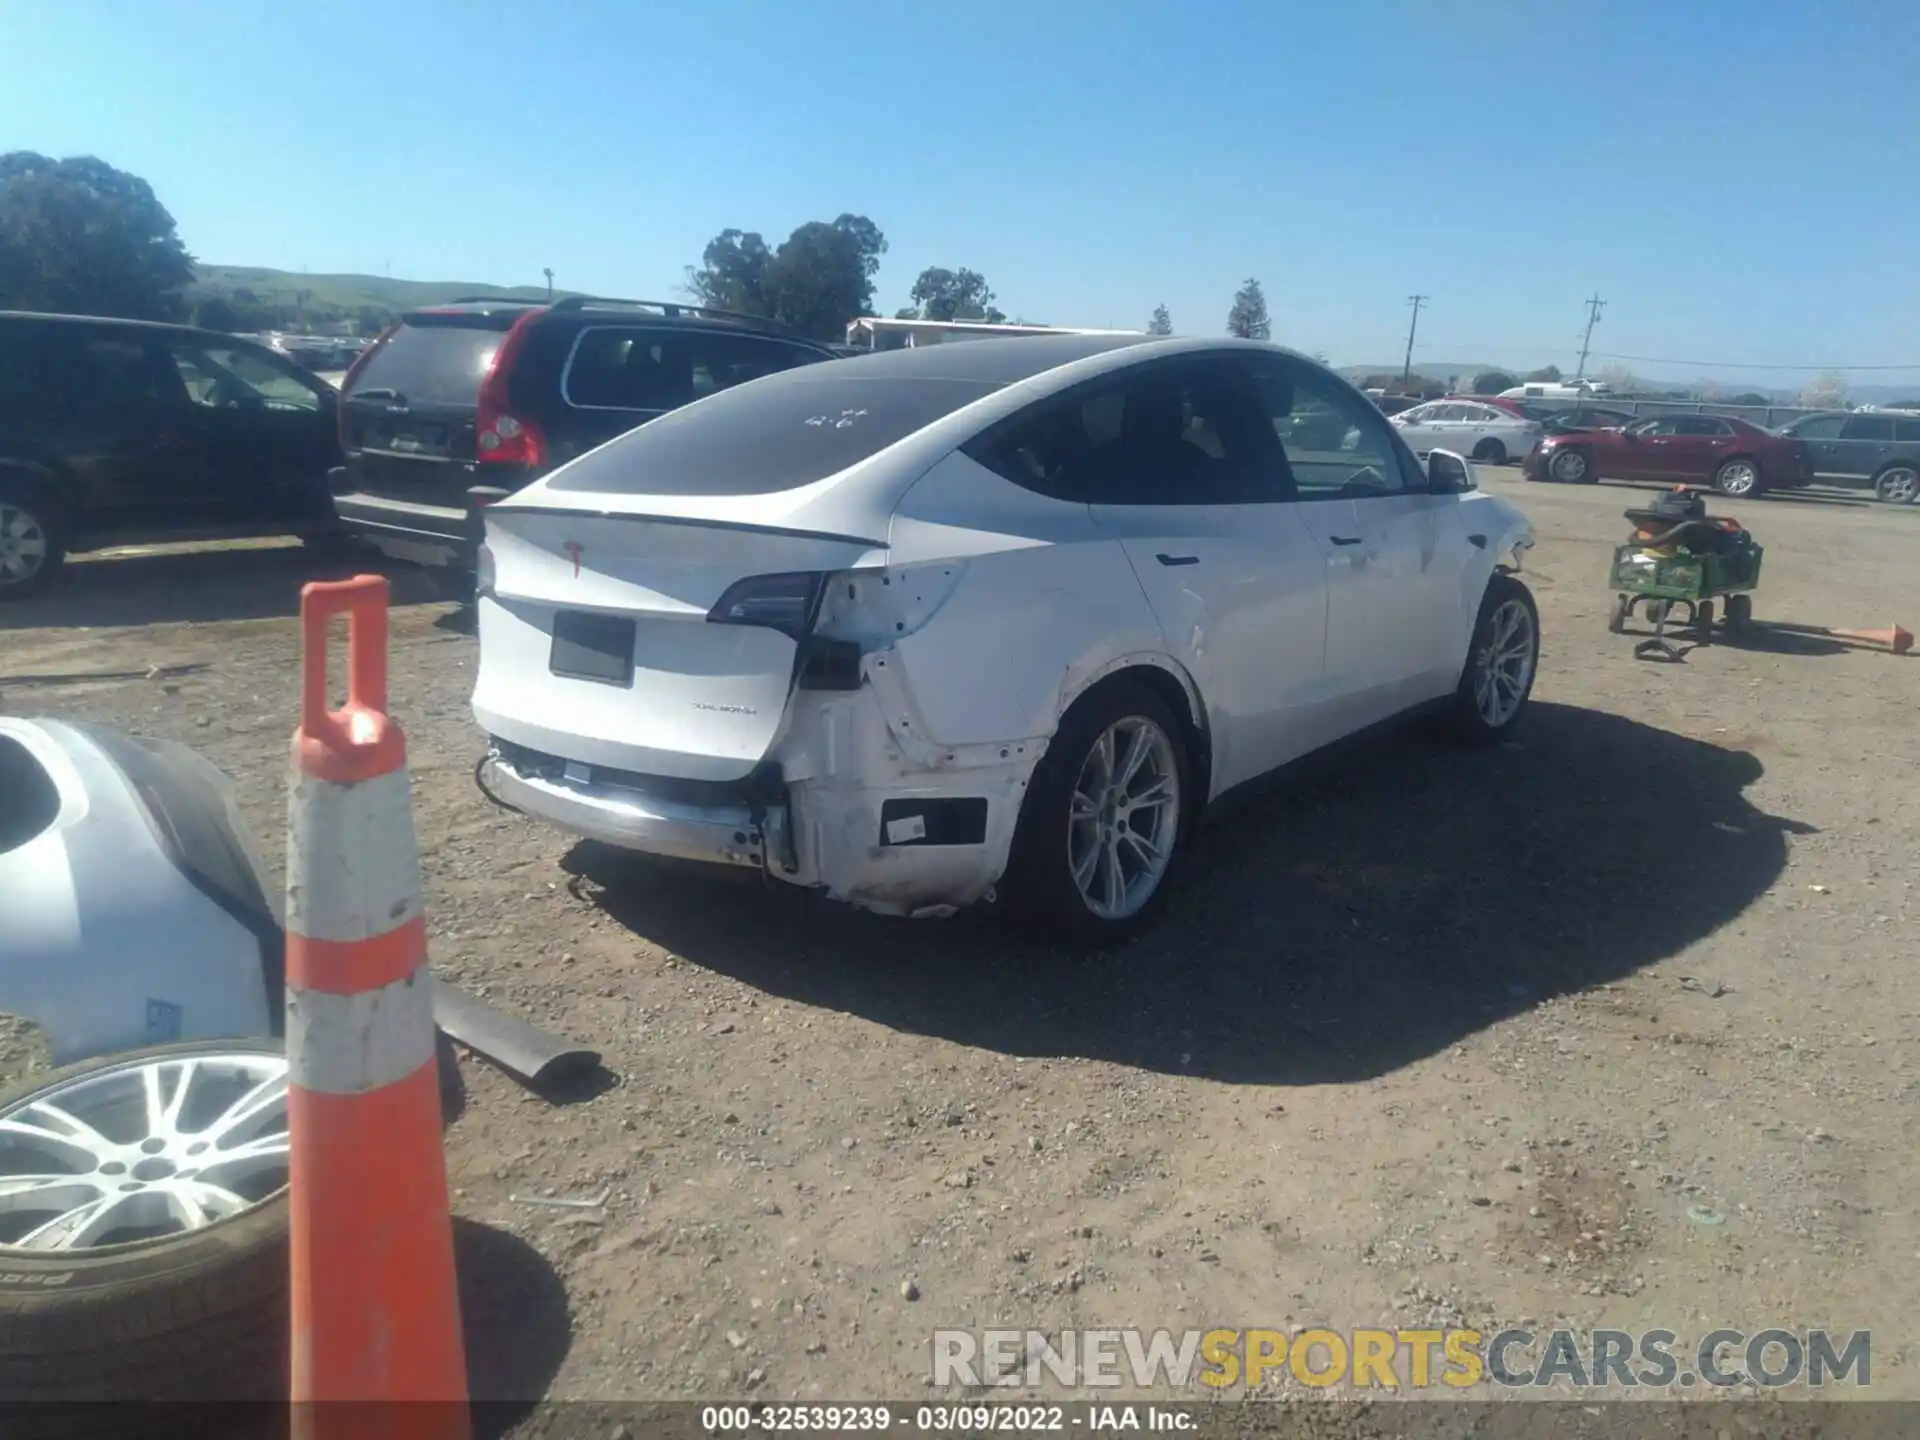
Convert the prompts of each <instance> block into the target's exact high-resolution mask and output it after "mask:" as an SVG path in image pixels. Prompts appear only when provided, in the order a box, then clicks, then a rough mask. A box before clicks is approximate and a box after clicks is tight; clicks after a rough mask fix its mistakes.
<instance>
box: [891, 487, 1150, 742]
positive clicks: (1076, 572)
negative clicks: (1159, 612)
mask: <svg viewBox="0 0 1920 1440" xmlns="http://www.w3.org/2000/svg"><path fill="white" fill-rule="evenodd" d="M935 517H938V518H935ZM941 557H954V558H964V560H965V563H966V578H965V580H964V582H963V583H962V584H960V585H959V586H958V587H957V588H956V589H955V591H954V593H953V595H952V597H951V598H950V599H948V600H947V602H946V604H945V605H944V607H943V608H942V609H941V610H940V612H939V614H938V616H937V617H936V618H935V619H934V620H933V621H932V622H931V623H929V624H927V625H926V626H925V628H924V629H922V630H920V631H919V632H918V633H915V634H913V635H909V636H907V637H905V638H904V639H902V640H901V641H900V642H899V643H898V644H897V645H895V646H894V647H893V648H894V650H895V652H896V655H897V659H896V660H895V662H894V663H895V664H896V665H897V666H898V667H899V669H900V671H901V674H902V677H903V680H904V682H905V684H906V685H907V686H908V687H909V689H910V690H911V692H912V695H913V697H914V699H915V701H916V703H917V704H918V706H919V708H920V711H921V714H922V716H923V717H924V723H925V725H926V727H927V731H928V736H929V738H930V739H931V740H932V741H933V742H934V743H936V744H946V745H969V744H987V743H993V742H1000V741H1007V740H1020V739H1026V738H1031V737H1045V736H1048V735H1051V734H1052V733H1053V730H1054V727H1055V725H1056V724H1057V722H1058V720H1059V718H1060V715H1061V713H1062V712H1063V711H1064V710H1065V708H1066V706H1067V705H1068V704H1069V703H1070V702H1071V701H1072V699H1073V698H1074V696H1076V695H1077V694H1078V693H1079V692H1080V691H1081V690H1082V689H1084V688H1085V686H1086V685H1087V684H1088V683H1091V681H1090V679H1089V677H1091V676H1095V675H1097V674H1101V673H1105V672H1106V671H1107V670H1108V669H1109V668H1110V666H1111V664H1112V662H1113V661H1114V660H1115V659H1116V658H1118V657H1120V656H1122V655H1128V654H1136V653H1143V652H1144V653H1147V654H1160V653H1163V652H1164V650H1165V642H1164V640H1163V638H1162V635H1161V632H1160V625H1159V622H1158V621H1157V620H1156V619H1155V618H1154V614H1153V611H1152V609H1151V608H1150V607H1149V606H1148V604H1147V599H1146V596H1145V594H1144V593H1143V592H1142V590H1141V588H1140V583H1139V581H1138V580H1137V579H1136V578H1135V576H1134V572H1133V568H1132V566H1130V565H1129V564H1128V563H1127V557H1126V553H1125V551H1124V550H1123V549H1122V548H1121V547H1120V545H1119V543H1118V542H1117V541H1116V540H1115V539H1114V538H1113V537H1112V536H1111V535H1109V534H1106V533H1104V532H1102V531H1101V529H1100V528H1099V527H1097V526H1096V525H1095V524H1094V523H1093V520H1092V518H1091V516H1090V515H1089V513H1088V509H1087V507H1086V506H1085V505H1083V504H1079V503H1077V502H1072V501H1065V500H1054V499H1050V498H1048V497H1047V496H1044V495H1036V494H1034V493H1033V492H1031V491H1028V490H1024V489H1022V488H1021V487H1019V486H1018V485H1015V484H1013V483H1012V482H1011V481H1008V480H1005V479H1002V478H1001V477H1000V476H998V475H996V474H994V473H993V472H992V471H990V470H988V469H987V468H986V467H984V466H982V465H980V464H978V463H976V462H975V461H973V460H971V459H969V458H968V457H967V456H965V455H962V454H960V453H958V452H955V453H954V454H952V455H949V456H948V457H947V458H946V459H945V460H943V461H941V462H940V463H939V464H938V465H936V466H934V467H933V468H932V469H931V470H930V471H928V472H927V474H926V475H925V476H924V477H923V478H922V479H921V481H920V483H919V484H917V485H915V486H914V487H913V489H912V490H910V491H909V492H908V493H907V494H906V496H905V497H903V499H902V501H901V503H900V507H899V510H898V511H897V513H896V515H895V518H894V521H893V526H892V532H891V536H890V548H889V558H890V560H892V561H893V562H895V563H898V564H912V563H915V562H926V561H930V560H933V559H936V558H941ZM1039 613H1045V614H1046V616H1047V617H1048V623H1047V624H1046V625H1044V626H1039V625H1035V624H1033V623H1032V620H1033V616H1034V615H1036V614H1039Z"/></svg>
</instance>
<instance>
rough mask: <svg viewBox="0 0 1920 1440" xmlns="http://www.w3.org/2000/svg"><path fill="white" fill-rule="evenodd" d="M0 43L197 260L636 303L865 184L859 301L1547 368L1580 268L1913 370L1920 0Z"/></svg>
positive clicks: (472, 19) (412, 23)
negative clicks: (949, 290) (1253, 324)
mask: <svg viewBox="0 0 1920 1440" xmlns="http://www.w3.org/2000/svg"><path fill="white" fill-rule="evenodd" d="M0 53H4V54H5V55H6V56H7V57H8V60H7V71H8V80H7V84H6V85H5V86H4V87H0V144H4V145H5V146H7V147H9V148H12V147H24V148H30V149H35V150H40V151H44V152H47V153H50V154H55V155H66V154H75V153H93V154H97V155H99V156H101V157H102V158H103V159H105V160H107V161H109V162H111V163H112V164H115V165H118V166H120V167H122V168H124V169H129V170H132V171H135V172H136V173H138V174H141V175H143V176H145V177H146V178H147V179H148V180H150V181H151V182H152V183H153V185H154V187H155V189H156V190H157V191H158V193H159V195H160V198H161V199H162V201H163V202H164V203H165V204H166V205H167V206H168V207H169V208H170V209H171V210H172V212H173V214H174V216H175V218H176V219H177V220H178V221H179V225H180V232H181V235H182V237H183V238H184V240H185V241H186V243H187V246H188V248H189V249H190V250H192V251H193V252H194V253H195V254H196V255H197V256H199V257H201V258H202V259H205V260H209V261H214V262H219V263H225V264H256V265H274V266H281V267H285V268H289V269H302V268H304V269H309V270H313V271H316V272H340V271H358V272H367V273H374V274H379V273H382V272H390V273H392V274H394V275H396V276H408V277H412V278H417V279H461V280H478V281H489V282H498V283H538V282H539V276H540V269H541V267H542V266H545V265H550V266H552V267H553V269H554V271H555V274H556V279H557V281H558V283H560V284H561V285H563V286H569V287H573V288H578V289H585V290H592V291H598V292H602V293H610V294H625V295H653V296H662V295H669V294H672V293H676V289H677V286H678V285H679V284H680V282H681V277H682V271H683V267H685V266H686V265H687V264H689V263H690V262H694V261H696V260H697V259H698V258H699V254H700V251H701V248H702V247H703V246H704V244H705V243H706V241H707V240H708V239H709V238H710V237H711V236H712V235H713V234H714V233H715V232H716V231H719V230H721V229H723V228H725V227H728V226H738V227H740V228H742V229H748V230H759V231H761V232H762V233H763V234H765V235H766V236H767V238H768V240H769V241H770V242H777V241H778V240H779V239H781V238H783V237H784V236H785V235H786V233H787V232H788V231H789V230H791V229H792V228H793V226H795V225H796V224H799V223H801V222H803V221H806V220H809V219H815V218H822V219H831V218H832V217H833V216H834V215H836V214H838V213H840V212H842V211H845V210H852V211H856V212H860V213H864V214H866V215H869V216H871V217H872V218H873V220H874V221H876V222H877V223H878V224H879V225H880V227H881V228H882V230H884V231H885V232H886V235H887V237H888V239H889V241H890V242H891V249H890V251H889V253H888V255H887V257H886V260H885V262H884V266H883V268H882V271H881V274H880V308H881V309H882V311H883V313H890V312H891V310H892V309H893V307H895V306H896V305H899V304H901V303H903V302H904V300H905V293H906V291H907V289H908V287H909V286H910V285H911V284H912V281H913V277H914V276H915V275H916V274H917V273H918V272H919V271H920V269H921V268H922V267H924V266H927V265H947V266H954V267H958V266H961V265H967V266H971V267H973V268H974V269H977V270H980V271H982V272H984V273H985V274H986V275H987V277H988V278H989V280H990V281H991V282H992V284H993V286H994V288H995V290H996V291H997V293H998V295H999V300H1000V304H1001V306H1002V308H1004V309H1005V310H1007V311H1008V312H1009V313H1011V314H1018V315H1021V316H1024V317H1026V318H1030V319H1034V320H1044V321H1050V322H1053V323H1059V324H1083V325H1117V326H1137V325H1143V324H1144V323H1145V321H1146V319H1147V315H1148V313H1149V311H1150V310H1151V309H1152V307H1153V306H1154V305H1155V304H1156V303H1158V302H1162V301H1164V302H1165V303H1166V304H1167V305H1168V306H1169V307H1170V308H1171V310H1172V313H1173V318H1174V324H1175V328H1176V329H1177V330H1179V331H1181V332H1182V333H1217V332H1218V331H1220V329H1221V328H1222V326H1223V324H1224V320H1225V316H1226V312H1227V307H1228V304H1229V302H1230V300H1231V297H1232V294H1233V291H1234V288H1235V286H1236V285H1237V284H1238V283H1239V281H1240V280H1241V279H1242V278H1244V277H1245V276H1248V275H1256V276H1258V277H1260V279H1261V280H1262V282H1263V283H1264V285H1265V288H1266V293H1267V297H1268V302H1269V305H1270V308H1271V310H1272V314H1273V318H1274V333H1275V338H1276V339H1280V340H1284V341H1286V342H1287V343H1290V344H1295V345H1298V346H1300V347H1302V348H1305V349H1309V350H1322V351H1325V352H1326V353H1327V354H1328V355H1329V356H1331V357H1332V358H1333V359H1334V360H1335V361H1336V362H1337V363H1341V364H1349V363H1359V362H1373V361H1385V360H1397V359H1398V357H1399V356H1400V353H1401V350H1402V347H1403V345H1404V343H1405V335H1406V320H1407V305H1406V297H1407V296H1408V295H1410V294H1411V293H1413V292H1415V291H1421V292H1425V293H1426V294H1428V295H1430V296H1431V297H1432V299H1431V301H1430V302H1429V305H1428V308H1427V309H1426V311H1425V312H1424V313H1423V315H1422V319H1421V332H1420V333H1421V340H1420V344H1419V346H1418V347H1417V349H1416V351H1415V354H1416V357H1417V358H1426V359H1429V360H1459V361H1472V360H1497V361H1501V362H1504V363H1511V364H1540V363H1546V362H1547V361H1549V360H1551V361H1555V362H1557V363H1559V364H1561V365H1562V366H1570V362H1571V361H1572V360H1573V358H1574V356H1575V354H1576V352H1577V349H1578V337H1579V332H1580V328H1581V325H1582V323H1583V320H1584V316H1585V309H1584V306H1583V304H1582V301H1583V300H1584V298H1585V297H1586V296H1587V295H1589V294H1592V293H1594V291H1595V290H1596V289H1597V290H1598V292H1599V293H1600V294H1601V295H1602V296H1604V297H1606V298H1607V300H1608V301H1609V302H1610V303H1609V306H1608V308H1607V311H1606V315H1605V318H1604V319H1603V321H1602V322H1601V324H1600V326H1599V327H1598V329H1597V330H1596V332H1595V340H1594V344H1595V347H1596V349H1597V350H1600V351H1605V352H1609V354H1624V355H1631V356H1647V357H1662V358H1664V357H1673V358H1678V359H1700V360H1708V361H1713V362H1716V364H1715V366H1714V368H1713V373H1715V374H1719V375H1722V376H1724V377H1727V378H1730V379H1734V380H1751V381H1754V382H1757V383H1766V384H1777V385H1787V384H1794V383H1797V378H1796V377H1795V376H1794V375H1793V374H1792V373H1790V372H1786V371H1772V370H1759V369H1753V370H1741V369H1735V368H1733V367H1734V364H1735V363H1736V362H1744V363H1747V364H1762V363H1767V362H1772V363H1777V364H1781V365H1795V364H1797V365H1819V364H1824V363H1828V362H1841V363H1845V364H1848V365H1853V366H1869V365H1882V366H1885V365H1896V364H1909V363H1916V362H1920V329H1916V327H1915V325H1914V316H1915V313H1916V309H1917V308H1920V307H1917V306H1916V301H1917V300H1920V293H1916V292H1917V288H1920V287H1916V284H1915V274H1916V268H1915V267H1916V259H1917V258H1920V242H1916V239H1915V237H1916V236H1917V235H1920V187H1916V186H1915V185H1914V183H1913V180H1914V176H1915V173H1916V172H1915V168H1914V167H1915V162H1916V157H1917V156H1920V122H1916V121H1915V119H1914V114H1915V112H1914V108H1913V103H1914V102H1913V96H1914V89H1915V84H1916V78H1915V72H1914V60H1915V57H1916V56H1920V5H1915V4H1913V3H1911V0H1906V3H1897V0H1896V3H1872V0H1839V3H1835V0H1828V3H1823V4H1813V3H1798V4H1787V3H1776V0H1740V3H1728V0H1689V3H1684V4H1674V3H1653V0H1649V3H1613V4H1610V3H1602V0H1578V3H1561V0H1538V3H1503V0H1477V3H1473V0H1456V3H1444V0H1434V3H1426V4H1417V3H1411V0H1409V3H1399V4H1394V3H1370V0H1334V3H1319V4H1314V5H1311V6H1307V5H1302V4H1298V3H1287V0H1268V3H1264V4H1262V3H1258V0H1244V3H1234V0H1221V3H1210V0H1185V3H1177V4H1161V3H1146V0H1135V3H1127V0H1114V3H1104V4H1101V3H1091V0H1089V3H1081V0H1018V3H1015V0H944V3H943V0H920V3H913V0H865V3H858V4H852V3H839V0H803V3H794V0H737V3H723V0H701V3H686V4H676V5H662V4H657V3H640V0H631V3H626V4H622V3H617V0H546V3H543V4H535V3H532V0H520V3H515V4H508V3H496V0H385V3H366V0H329V3H327V4H326V5H324V6H322V7H320V8H318V9H315V8H313V7H311V6H301V5H296V4H273V5H268V4H256V3H242V4H232V5H211V4H208V3H206V0H67V3H60V4H26V3H17V4H12V5H6V6H4V7H0ZM1594 363H1595V366H1596V367H1597V366H1598V365H1599V364H1602V363H1606V362H1605V361H1596V362H1594ZM1634 368H1636V369H1638V370H1639V371H1640V372H1641V373H1643V374H1671V375H1675V376H1687V375H1692V374H1698V373H1701V372H1699V371H1697V370H1692V369H1688V368H1684V367H1673V366H1668V365H1656V364H1645V363H1641V364H1637V365H1635V366H1634ZM1854 378H1855V379H1856V380H1857V381H1866V380H1870V379H1871V380H1895V381H1897V380H1907V379H1914V378H1920V368H1915V369H1911V370H1907V371H1905V372H1901V373H1895V374H1888V375H1869V374H1868V373H1866V372H1864V371H1862V372H1859V373H1856V375H1855V376H1854Z"/></svg>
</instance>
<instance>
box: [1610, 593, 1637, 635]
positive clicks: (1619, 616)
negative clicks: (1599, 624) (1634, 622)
mask: <svg viewBox="0 0 1920 1440" xmlns="http://www.w3.org/2000/svg"><path fill="white" fill-rule="evenodd" d="M1632 609H1633V599H1632V597H1631V596H1627V595H1616V596H1614V597H1613V609H1612V610H1611V611H1610V612H1608V615H1607V629H1609V630H1611V631H1612V632H1613V633H1614V634H1616V635H1624V634H1625V633H1626V630H1627V615H1628V614H1629V613H1630V612H1631V611H1632Z"/></svg>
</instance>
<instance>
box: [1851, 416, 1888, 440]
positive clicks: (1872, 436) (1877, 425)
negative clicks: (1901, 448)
mask: <svg viewBox="0 0 1920 1440" xmlns="http://www.w3.org/2000/svg"><path fill="white" fill-rule="evenodd" d="M1840 438H1841V439H1842V440H1880V441H1886V440H1891V439H1893V417H1892V416H1891V415H1855V416H1853V417H1852V418H1850V419H1849V420H1848V421H1847V424H1846V428H1845V429H1843V430H1842V431H1841V432H1840Z"/></svg>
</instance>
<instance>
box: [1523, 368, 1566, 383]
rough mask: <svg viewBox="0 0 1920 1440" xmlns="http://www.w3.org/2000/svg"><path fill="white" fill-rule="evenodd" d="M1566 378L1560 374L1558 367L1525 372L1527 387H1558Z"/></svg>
mask: <svg viewBox="0 0 1920 1440" xmlns="http://www.w3.org/2000/svg"><path fill="white" fill-rule="evenodd" d="M1565 378H1566V377H1565V376H1564V375H1562V374H1561V373H1560V367H1559V366H1558V365H1548V366H1545V367H1543V368H1541V369H1539V370H1530V371H1528V372H1527V383H1528V384H1529V385H1558V384H1559V383H1560V382H1561V381H1562V380H1564V379H1565Z"/></svg>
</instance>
